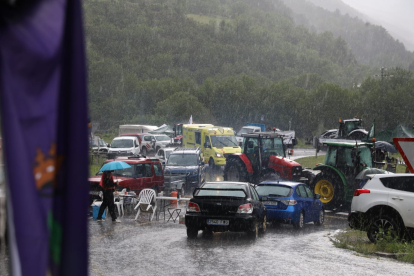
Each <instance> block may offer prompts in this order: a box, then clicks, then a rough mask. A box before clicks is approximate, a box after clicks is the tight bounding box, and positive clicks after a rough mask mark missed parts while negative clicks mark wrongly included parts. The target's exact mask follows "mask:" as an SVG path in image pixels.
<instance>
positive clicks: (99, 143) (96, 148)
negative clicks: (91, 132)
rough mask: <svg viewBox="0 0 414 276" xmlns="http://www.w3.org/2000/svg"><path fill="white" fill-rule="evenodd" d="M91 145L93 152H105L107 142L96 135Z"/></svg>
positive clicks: (106, 150)
mask: <svg viewBox="0 0 414 276" xmlns="http://www.w3.org/2000/svg"><path fill="white" fill-rule="evenodd" d="M95 137H96V136H95ZM91 147H92V151H93V152H99V153H107V152H108V144H107V143H105V141H104V139H102V138H99V137H98V139H96V140H94V141H93V143H92V145H91Z"/></svg>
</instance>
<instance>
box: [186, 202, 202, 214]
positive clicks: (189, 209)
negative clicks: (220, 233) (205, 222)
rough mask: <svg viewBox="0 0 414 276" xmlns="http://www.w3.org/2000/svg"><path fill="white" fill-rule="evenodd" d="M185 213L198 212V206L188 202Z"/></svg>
mask: <svg viewBox="0 0 414 276" xmlns="http://www.w3.org/2000/svg"><path fill="white" fill-rule="evenodd" d="M187 212H200V206H198V204H197V203H194V202H189V203H188V206H187Z"/></svg>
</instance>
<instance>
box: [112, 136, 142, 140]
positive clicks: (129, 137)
mask: <svg viewBox="0 0 414 276" xmlns="http://www.w3.org/2000/svg"><path fill="white" fill-rule="evenodd" d="M125 138H127V139H136V138H137V137H135V136H119V137H115V138H114V140H121V139H125Z"/></svg>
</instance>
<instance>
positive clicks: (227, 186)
mask: <svg viewBox="0 0 414 276" xmlns="http://www.w3.org/2000/svg"><path fill="white" fill-rule="evenodd" d="M203 188H208V189H214V190H199V191H198V192H196V194H195V196H217V197H219V196H231V197H241V198H245V197H246V194H247V192H246V194H245V193H244V192H243V191H238V190H240V189H243V190H245V191H246V186H245V185H238V184H225V185H223V184H205V185H204V186H203ZM222 189H235V191H228V190H227V191H223V190H222ZM236 189H237V190H236Z"/></svg>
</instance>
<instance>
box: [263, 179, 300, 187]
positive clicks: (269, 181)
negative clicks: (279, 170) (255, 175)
mask: <svg viewBox="0 0 414 276" xmlns="http://www.w3.org/2000/svg"><path fill="white" fill-rule="evenodd" d="M300 184H304V183H302V182H293V181H278V180H268V181H264V182H261V183H260V184H259V185H258V186H264V185H275V186H277V185H279V186H281V185H284V186H289V187H292V188H293V187H296V186H297V185H300Z"/></svg>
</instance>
